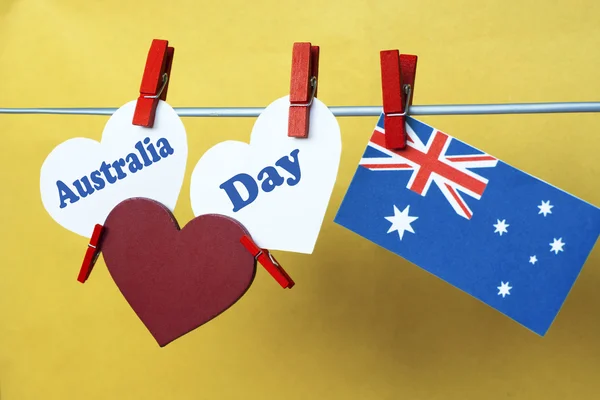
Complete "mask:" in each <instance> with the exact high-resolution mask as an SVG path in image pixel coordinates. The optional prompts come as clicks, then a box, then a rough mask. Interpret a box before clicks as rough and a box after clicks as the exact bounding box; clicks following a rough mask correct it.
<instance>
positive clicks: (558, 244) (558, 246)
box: [548, 238, 566, 254]
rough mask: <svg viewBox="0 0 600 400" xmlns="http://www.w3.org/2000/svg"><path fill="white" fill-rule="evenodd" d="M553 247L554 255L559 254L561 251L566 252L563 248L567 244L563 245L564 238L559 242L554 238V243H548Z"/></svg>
mask: <svg viewBox="0 0 600 400" xmlns="http://www.w3.org/2000/svg"><path fill="white" fill-rule="evenodd" d="M548 244H549V245H550V246H551V249H550V251H553V252H554V254H558V252H559V251H564V250H563V246H564V245H565V244H566V243H563V241H562V238H559V239H558V240H556V238H554V241H553V242H552V243H548Z"/></svg>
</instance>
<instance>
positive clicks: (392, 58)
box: [379, 50, 417, 150]
mask: <svg viewBox="0 0 600 400" xmlns="http://www.w3.org/2000/svg"><path fill="white" fill-rule="evenodd" d="M379 57H380V61H381V89H382V90H381V91H382V94H383V113H384V121H383V126H384V129H385V147H386V148H387V149H391V150H397V149H404V148H405V147H406V137H407V136H406V114H407V110H408V108H409V107H410V106H411V104H412V98H413V93H414V91H415V75H416V72H417V56H413V55H407V54H399V52H398V50H384V51H381V52H380V54H379Z"/></svg>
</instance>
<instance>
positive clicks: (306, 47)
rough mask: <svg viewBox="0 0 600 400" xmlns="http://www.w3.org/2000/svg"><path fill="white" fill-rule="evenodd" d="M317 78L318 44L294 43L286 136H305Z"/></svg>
mask: <svg viewBox="0 0 600 400" xmlns="http://www.w3.org/2000/svg"><path fill="white" fill-rule="evenodd" d="M318 79H319V46H312V45H311V44H310V43H294V48H293V52H292V79H291V84H290V113H289V119H288V136H289V137H295V138H307V137H308V127H309V120H310V106H311V105H312V102H313V99H314V98H315V97H316V96H317V83H318Z"/></svg>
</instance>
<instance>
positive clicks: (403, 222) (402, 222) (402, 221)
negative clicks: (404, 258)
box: [385, 205, 419, 240]
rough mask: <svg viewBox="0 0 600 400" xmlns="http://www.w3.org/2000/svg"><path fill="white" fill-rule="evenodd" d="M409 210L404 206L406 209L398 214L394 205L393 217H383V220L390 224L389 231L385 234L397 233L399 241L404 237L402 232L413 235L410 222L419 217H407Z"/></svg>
mask: <svg viewBox="0 0 600 400" xmlns="http://www.w3.org/2000/svg"><path fill="white" fill-rule="evenodd" d="M409 208H410V206H406V208H405V209H404V210H403V211H402V212H400V211H399V210H398V208H397V207H396V206H395V205H394V215H393V216H391V217H385V219H387V220H388V221H390V222H391V223H392V226H390V229H389V230H388V231H387V233H391V232H394V231H397V232H398V236H399V237H400V240H402V237H403V236H404V232H406V231H408V232H411V233H415V231H414V230H413V228H412V226H411V225H410V224H411V222H413V221H415V220H417V219H418V218H419V217H411V216H409V215H408V209H409Z"/></svg>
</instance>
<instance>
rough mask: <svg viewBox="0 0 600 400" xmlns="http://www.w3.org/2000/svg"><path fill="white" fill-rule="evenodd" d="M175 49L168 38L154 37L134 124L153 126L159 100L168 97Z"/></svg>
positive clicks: (136, 107)
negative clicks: (170, 45)
mask: <svg viewBox="0 0 600 400" xmlns="http://www.w3.org/2000/svg"><path fill="white" fill-rule="evenodd" d="M174 53H175V49H174V48H173V47H169V42H168V41H167V40H159V39H154V40H153V41H152V45H151V46H150V51H149V52H148V58H147V59H146V67H145V68H144V75H143V77H142V84H141V86H140V96H139V97H138V100H137V104H136V106H135V112H134V114H133V125H139V126H144V127H146V128H152V127H153V126H154V116H155V114H156V107H157V106H158V101H159V100H163V101H165V100H166V99H167V90H168V89H169V80H170V78H171V66H172V65H173V54H174Z"/></svg>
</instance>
